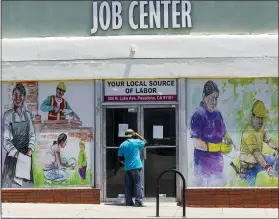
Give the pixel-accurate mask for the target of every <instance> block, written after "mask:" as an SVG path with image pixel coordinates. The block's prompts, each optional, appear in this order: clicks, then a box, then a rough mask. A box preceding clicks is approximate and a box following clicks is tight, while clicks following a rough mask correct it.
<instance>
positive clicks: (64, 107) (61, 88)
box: [40, 82, 80, 120]
mask: <svg viewBox="0 0 279 219" xmlns="http://www.w3.org/2000/svg"><path fill="white" fill-rule="evenodd" d="M65 92H66V86H65V84H64V82H60V83H59V84H58V85H57V88H56V94H55V95H51V96H48V97H47V98H46V99H45V100H44V102H43V103H42V105H41V107H40V109H41V111H43V112H48V120H65V119H66V115H69V116H71V117H73V118H75V119H77V120H80V118H79V117H78V115H77V114H76V113H75V112H74V111H73V110H72V108H71V107H70V105H69V103H68V102H67V101H66V100H65V99H64V98H63V96H64V94H65Z"/></svg>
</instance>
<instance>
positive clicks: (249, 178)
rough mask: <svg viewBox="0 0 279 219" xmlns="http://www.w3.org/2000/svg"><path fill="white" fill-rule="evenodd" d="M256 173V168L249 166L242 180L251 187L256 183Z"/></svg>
mask: <svg viewBox="0 0 279 219" xmlns="http://www.w3.org/2000/svg"><path fill="white" fill-rule="evenodd" d="M257 174H258V168H257V167H255V168H251V169H248V170H247V172H246V175H245V178H243V179H242V180H243V181H244V182H246V183H248V185H249V186H251V187H253V186H255V184H256V177H257Z"/></svg>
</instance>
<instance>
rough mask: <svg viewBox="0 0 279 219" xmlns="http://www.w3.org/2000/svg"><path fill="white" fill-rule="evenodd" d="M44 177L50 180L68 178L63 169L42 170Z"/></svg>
mask: <svg viewBox="0 0 279 219" xmlns="http://www.w3.org/2000/svg"><path fill="white" fill-rule="evenodd" d="M44 175H45V178H46V179H47V180H49V181H52V182H63V181H65V180H66V179H67V178H68V174H67V172H66V170H65V169H52V170H48V171H44Z"/></svg>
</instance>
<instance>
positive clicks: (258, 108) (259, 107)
mask: <svg viewBox="0 0 279 219" xmlns="http://www.w3.org/2000/svg"><path fill="white" fill-rule="evenodd" d="M252 113H254V114H255V116H257V117H260V118H264V117H266V109H265V106H264V103H263V101H261V100H257V101H256V102H255V103H254V104H253V107H252Z"/></svg>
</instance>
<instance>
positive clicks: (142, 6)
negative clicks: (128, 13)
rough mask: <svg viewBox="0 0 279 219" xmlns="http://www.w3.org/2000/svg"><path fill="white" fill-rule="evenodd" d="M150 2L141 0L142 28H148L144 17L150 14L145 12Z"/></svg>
mask: <svg viewBox="0 0 279 219" xmlns="http://www.w3.org/2000/svg"><path fill="white" fill-rule="evenodd" d="M147 4H148V2H147V1H140V28H141V29H147V28H148V25H147V24H145V23H144V19H145V18H146V17H147V16H148V13H147V12H145V10H144V9H145V6H146V5H147Z"/></svg>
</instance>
